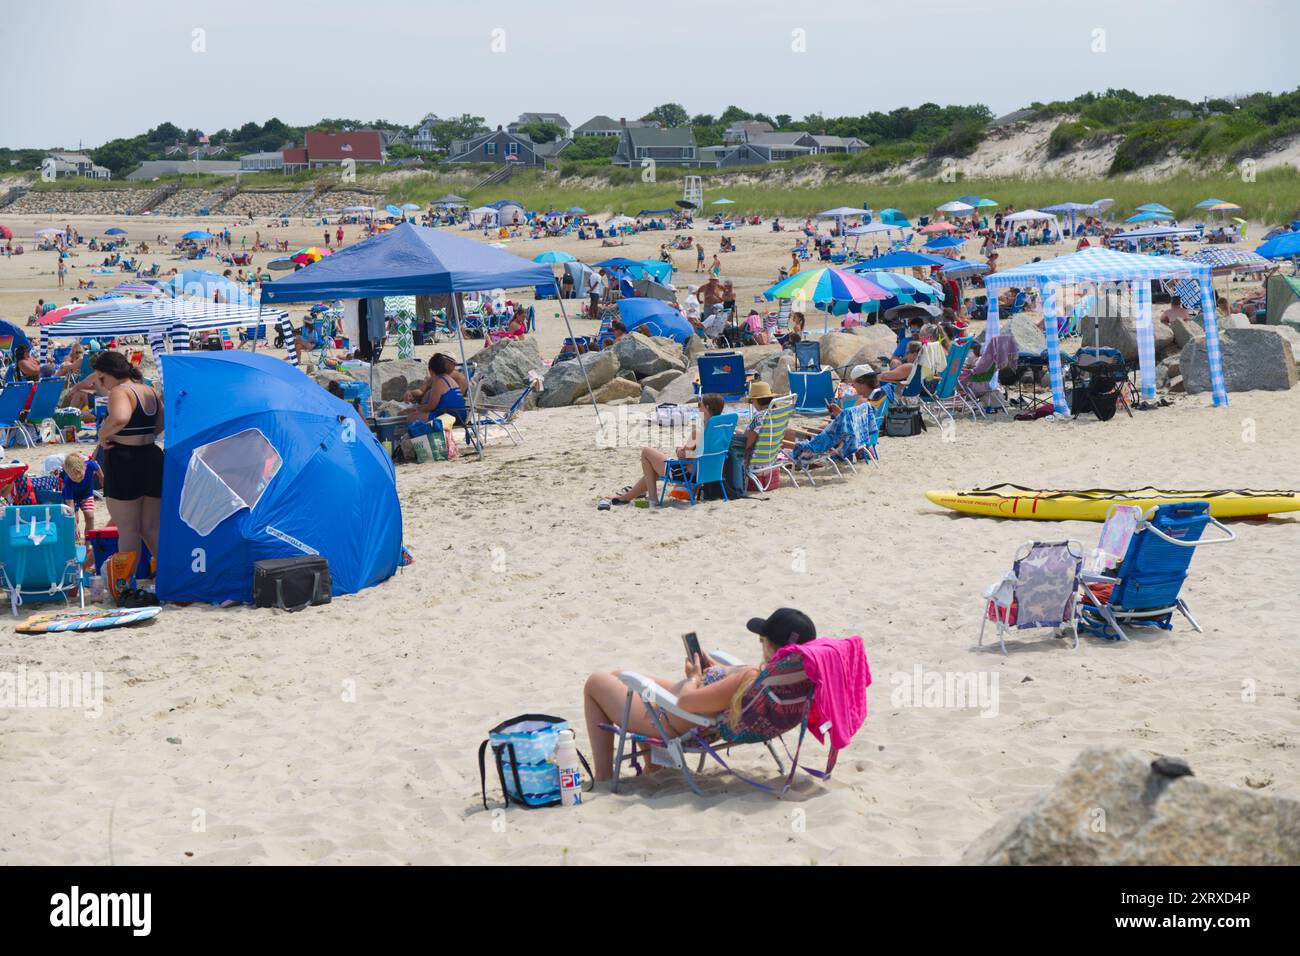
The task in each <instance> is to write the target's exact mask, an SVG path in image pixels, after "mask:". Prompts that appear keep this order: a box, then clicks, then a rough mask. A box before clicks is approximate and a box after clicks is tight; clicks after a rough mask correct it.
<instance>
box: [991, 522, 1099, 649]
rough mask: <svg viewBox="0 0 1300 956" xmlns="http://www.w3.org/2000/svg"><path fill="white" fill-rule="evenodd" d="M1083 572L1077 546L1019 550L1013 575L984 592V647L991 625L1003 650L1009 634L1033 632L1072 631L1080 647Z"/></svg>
mask: <svg viewBox="0 0 1300 956" xmlns="http://www.w3.org/2000/svg"><path fill="white" fill-rule="evenodd" d="M1082 573H1083V550H1082V548H1081V546H1080V545H1079V543H1078V542H1077V541H1029V542H1026V543H1025V544H1022V545H1021V546H1020V548H1019V549H1018V550H1017V551H1016V558H1015V563H1013V564H1012V566H1011V571H1010V572H1009V573H1008V574H1006V575H1005V576H1004V577H1003V578H1002V580H1000V581H998V582H997V583H996V584H993V585H990V586H989V587H987V588H985V590H984V599H985V600H984V614H983V618H982V620H981V623H980V637H979V643H980V645H981V646H982V645H983V644H984V629H985V627H986V626H987V625H988V622H989V621H993V622H994V623H995V624H996V625H997V634H998V645H999V646H1000V647H1001V648H1002V653H1003V654H1005V653H1006V652H1007V644H1006V633H1007V631H1010V630H1026V629H1028V628H1043V627H1051V628H1056V629H1057V630H1058V631H1059V630H1060V629H1061V628H1067V627H1068V628H1069V629H1070V630H1071V632H1072V633H1073V634H1074V646H1075V647H1076V648H1077V647H1078V646H1079V630H1078V628H1077V627H1076V626H1075V605H1076V601H1077V599H1078V595H1079V582H1080V577H1081V575H1082Z"/></svg>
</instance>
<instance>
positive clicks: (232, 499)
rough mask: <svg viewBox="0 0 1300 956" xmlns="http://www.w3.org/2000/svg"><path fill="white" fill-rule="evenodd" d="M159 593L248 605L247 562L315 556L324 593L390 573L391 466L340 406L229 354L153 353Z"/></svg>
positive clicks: (260, 363) (289, 377) (393, 562)
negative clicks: (159, 444) (320, 562)
mask: <svg viewBox="0 0 1300 956" xmlns="http://www.w3.org/2000/svg"><path fill="white" fill-rule="evenodd" d="M162 367H163V374H164V376H165V378H166V380H167V392H166V396H165V398H164V401H165V403H166V406H165V414H166V418H167V447H166V450H165V452H164V459H163V462H164V463H163V497H162V526H161V529H160V532H159V537H158V544H159V548H158V550H159V553H158V555H157V557H158V596H159V597H160V598H162V599H163V600H165V601H205V602H213V603H218V602H222V601H243V602H248V601H251V600H252V596H253V562H254V561H261V560H264V559H268V558H289V557H298V556H301V555H304V554H308V555H316V554H319V555H322V556H324V557H325V558H326V559H327V560H328V561H329V565H330V576H331V578H332V581H333V593H335V594H351V593H353V592H355V591H359V590H361V589H362V588H366V587H370V586H371V585H374V584H378V583H379V582H381V581H383V580H385V579H387V578H389V577H391V576H392V574H393V572H394V571H396V570H397V566H398V563H399V560H400V558H401V550H402V511H401V507H400V505H399V504H398V500H397V488H396V486H395V484H394V475H393V463H392V459H391V458H390V457H389V456H388V455H387V454H386V453H385V452H384V449H383V448H382V447H381V446H380V444H379V443H378V441H376V440H375V438H374V437H373V436H372V435H371V433H370V430H369V429H368V428H367V427H366V423H365V421H364V420H362V418H361V417H360V416H359V415H358V414H357V411H356V409H355V408H353V407H352V406H351V405H350V404H348V403H347V402H344V401H342V400H340V399H337V398H335V397H334V396H333V395H331V394H330V393H329V392H327V391H325V390H324V389H323V388H313V387H304V381H305V380H304V379H303V376H302V373H301V372H299V371H298V370H296V369H295V368H294V367H293V366H291V365H288V364H287V363H285V362H283V361H281V360H279V359H275V358H271V357H270V356H268V355H259V354H249V353H244V352H240V351H228V352H201V353H197V354H193V355H189V354H182V355H165V356H163V358H162Z"/></svg>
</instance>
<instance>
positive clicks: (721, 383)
mask: <svg viewBox="0 0 1300 956" xmlns="http://www.w3.org/2000/svg"><path fill="white" fill-rule="evenodd" d="M696 367H697V368H698V369H699V372H700V380H699V381H698V382H696V383H695V394H696V395H708V394H710V393H713V394H717V395H721V396H722V399H723V401H726V402H743V401H744V400H745V399H746V398H748V397H749V383H748V382H746V381H745V359H744V356H742V355H741V354H740V353H739V352H705V353H704V354H703V355H701V356H700V357H699V358H698V359H697V360H696Z"/></svg>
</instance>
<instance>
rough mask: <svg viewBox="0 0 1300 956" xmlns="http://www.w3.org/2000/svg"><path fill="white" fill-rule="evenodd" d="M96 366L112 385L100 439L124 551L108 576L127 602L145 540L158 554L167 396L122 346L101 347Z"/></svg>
mask: <svg viewBox="0 0 1300 956" xmlns="http://www.w3.org/2000/svg"><path fill="white" fill-rule="evenodd" d="M93 367H94V369H95V374H96V377H97V378H98V379H99V384H100V385H101V386H102V387H103V388H105V389H107V390H108V416H107V417H106V418H105V419H104V422H103V424H102V425H101V426H100V429H99V445H100V448H101V449H103V456H104V457H103V460H102V465H103V468H104V500H105V503H106V504H107V505H108V514H109V516H110V517H111V518H112V519H113V523H114V524H115V525H117V548H118V551H117V554H116V555H114V556H113V561H112V564H111V566H110V570H109V572H106V573H105V575H104V577H105V579H106V583H107V584H108V588H109V591H110V593H111V594H112V595H113V596H114V598H116V599H117V601H118V603H119V604H122V603H124V602H127V603H129V601H130V599H131V598H132V596H133V595H132V591H131V587H130V585H131V579H132V576H133V574H134V572H135V565H136V562H137V560H138V559H139V556H140V542H141V540H143V541H144V543H145V544H147V545H148V546H149V551H150V553H151V554H153V555H155V556H156V555H157V554H158V526H159V523H160V518H161V514H162V483H163V453H162V449H161V448H159V447H158V445H157V443H156V442H155V439H156V438H157V436H159V435H161V434H162V431H163V409H162V399H161V398H160V397H159V396H158V393H157V392H156V391H155V390H154V389H153V388H151V387H150V386H148V385H145V384H144V382H143V378H142V377H141V375H140V372H139V370H138V369H136V368H134V367H133V366H132V365H131V363H130V362H128V361H127V360H126V358H125V357H124V356H123V355H122V354H121V353H120V352H101V353H99V355H98V356H96V358H95V362H94V366H93ZM135 596H138V595H135Z"/></svg>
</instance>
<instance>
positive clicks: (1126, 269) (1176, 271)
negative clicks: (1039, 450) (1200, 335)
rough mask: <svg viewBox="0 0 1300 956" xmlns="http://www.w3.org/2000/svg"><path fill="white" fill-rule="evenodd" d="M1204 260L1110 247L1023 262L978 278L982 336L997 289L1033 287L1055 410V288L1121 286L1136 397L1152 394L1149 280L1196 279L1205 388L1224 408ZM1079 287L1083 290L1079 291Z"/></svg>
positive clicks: (1059, 396)
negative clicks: (984, 307) (984, 297)
mask: <svg viewBox="0 0 1300 956" xmlns="http://www.w3.org/2000/svg"><path fill="white" fill-rule="evenodd" d="M1211 275H1212V273H1211V270H1210V266H1209V264H1208V263H1205V262H1193V261H1191V260H1188V259H1179V258H1176V257H1174V256H1142V255H1136V254H1134V253H1130V252H1118V251H1116V250H1114V249H1097V248H1092V249H1084V250H1082V251H1080V252H1075V253H1071V254H1070V255H1065V256H1058V257H1057V258H1055V259H1048V260H1047V261H1045V262H1027V263H1025V264H1024V265H1020V266H1015V267H1014V268H1011V269H1007V270H1005V271H1003V272H995V273H993V274H992V275H989V276H985V277H984V288H985V289H987V290H988V310H989V311H988V326H987V331H986V333H985V334H986V335H987V336H988V337H990V338H991V337H993V336H994V335H997V334H998V325H999V323H998V292H999V291H1001V290H1003V289H1010V288H1017V289H1024V288H1027V287H1029V286H1037V288H1038V291H1039V294H1040V295H1041V296H1042V300H1043V319H1044V321H1043V326H1044V332H1045V334H1046V336H1047V363H1048V370H1049V372H1050V373H1051V379H1052V403H1053V404H1054V405H1055V406H1056V408H1057V409H1058V410H1064V409H1066V408H1068V407H1069V406H1068V405H1067V404H1066V401H1065V384H1064V377H1063V375H1062V371H1061V355H1060V339H1059V336H1058V335H1057V325H1058V321H1059V319H1060V315H1061V304H1060V303H1061V298H1062V297H1061V291H1062V290H1063V289H1065V288H1069V289H1070V292H1071V293H1072V294H1073V293H1076V292H1082V293H1084V294H1086V293H1087V292H1089V291H1092V290H1093V289H1095V287H1096V286H1097V285H1099V284H1115V283H1123V284H1126V285H1127V287H1128V289H1129V292H1130V295H1131V301H1132V302H1133V303H1134V317H1135V319H1136V324H1137V340H1138V364H1139V366H1140V367H1141V372H1142V400H1143V401H1154V400H1155V397H1156V344H1155V329H1154V327H1153V326H1152V324H1151V283H1152V282H1175V281H1180V280H1186V281H1191V282H1194V283H1196V284H1197V285H1198V286H1199V288H1200V290H1201V293H1202V296H1203V299H1202V301H1203V302H1204V303H1205V308H1204V309H1203V311H1202V315H1203V319H1204V323H1203V324H1204V325H1205V351H1206V358H1207V359H1208V364H1209V367H1210V387H1211V390H1212V392H1213V393H1214V404H1215V405H1216V406H1220V407H1226V406H1227V404H1228V389H1227V384H1226V382H1225V380H1224V377H1223V356H1222V352H1221V349H1220V345H1219V326H1218V322H1217V321H1216V320H1215V317H1214V292H1213V288H1212V286H1211ZM1079 286H1083V287H1084V288H1082V289H1079V288H1078V287H1079Z"/></svg>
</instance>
